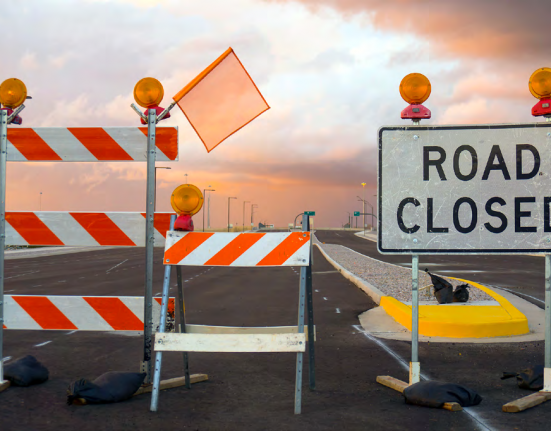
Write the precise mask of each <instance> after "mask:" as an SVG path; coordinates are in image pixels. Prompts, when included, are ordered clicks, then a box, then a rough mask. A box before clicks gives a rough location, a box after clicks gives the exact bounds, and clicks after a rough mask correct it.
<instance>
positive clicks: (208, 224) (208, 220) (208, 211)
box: [207, 185, 214, 229]
mask: <svg viewBox="0 0 551 431" xmlns="http://www.w3.org/2000/svg"><path fill="white" fill-rule="evenodd" d="M210 187H212V186H211V185H209V188H210ZM213 191H214V190H213ZM208 204H209V206H208V210H207V227H208V228H209V229H210V193H209V202H208Z"/></svg>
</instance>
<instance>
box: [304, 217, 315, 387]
mask: <svg viewBox="0 0 551 431" xmlns="http://www.w3.org/2000/svg"><path fill="white" fill-rule="evenodd" d="M308 219H310V217H308ZM308 230H310V223H308ZM310 247H312V245H310ZM312 258H313V256H312V250H310V263H309V265H308V267H307V268H306V304H307V305H308V373H309V376H310V389H311V390H315V389H316V353H315V340H314V338H315V336H314V304H313V297H312V262H313V259H312Z"/></svg>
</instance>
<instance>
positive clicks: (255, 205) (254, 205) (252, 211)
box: [251, 204, 258, 230]
mask: <svg viewBox="0 0 551 431" xmlns="http://www.w3.org/2000/svg"><path fill="white" fill-rule="evenodd" d="M255 207H256V208H258V205H257V204H251V230H252V229H253V214H254V208H255Z"/></svg>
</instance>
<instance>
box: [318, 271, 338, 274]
mask: <svg viewBox="0 0 551 431" xmlns="http://www.w3.org/2000/svg"><path fill="white" fill-rule="evenodd" d="M337 272H340V271H337V270H335V271H314V272H312V274H333V273H337Z"/></svg>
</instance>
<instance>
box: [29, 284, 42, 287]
mask: <svg viewBox="0 0 551 431" xmlns="http://www.w3.org/2000/svg"><path fill="white" fill-rule="evenodd" d="M31 287H42V285H41V284H37V285H35V286H31Z"/></svg>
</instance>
